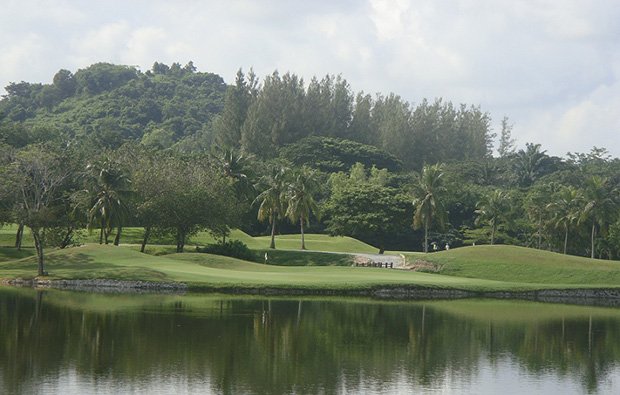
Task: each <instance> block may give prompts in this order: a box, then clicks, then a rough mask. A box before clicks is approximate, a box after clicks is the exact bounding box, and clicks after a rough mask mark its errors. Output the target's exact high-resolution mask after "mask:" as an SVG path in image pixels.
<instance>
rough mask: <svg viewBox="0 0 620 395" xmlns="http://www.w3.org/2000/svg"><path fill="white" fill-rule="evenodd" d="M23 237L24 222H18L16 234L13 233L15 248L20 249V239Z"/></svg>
mask: <svg viewBox="0 0 620 395" xmlns="http://www.w3.org/2000/svg"><path fill="white" fill-rule="evenodd" d="M23 238H24V224H19V226H18V227H17V234H16V235H15V248H17V249H18V250H21V249H22V240H23Z"/></svg>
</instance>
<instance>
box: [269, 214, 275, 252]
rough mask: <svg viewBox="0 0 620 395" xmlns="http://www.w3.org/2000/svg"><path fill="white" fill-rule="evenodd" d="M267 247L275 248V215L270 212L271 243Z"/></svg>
mask: <svg viewBox="0 0 620 395" xmlns="http://www.w3.org/2000/svg"><path fill="white" fill-rule="evenodd" d="M269 248H272V249H274V250H275V249H276V216H275V215H274V214H271V244H270V245H269Z"/></svg>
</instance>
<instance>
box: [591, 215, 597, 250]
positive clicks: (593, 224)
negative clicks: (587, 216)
mask: <svg viewBox="0 0 620 395" xmlns="http://www.w3.org/2000/svg"><path fill="white" fill-rule="evenodd" d="M595 233H596V222H594V220H592V237H591V240H590V241H591V245H592V253H591V254H590V257H591V258H592V259H594V235H595Z"/></svg>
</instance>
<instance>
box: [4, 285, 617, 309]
mask: <svg viewBox="0 0 620 395" xmlns="http://www.w3.org/2000/svg"><path fill="white" fill-rule="evenodd" d="M0 284H2V285H8V286H15V287H30V288H55V289H62V290H71V291H81V292H93V293H175V294H185V293H189V292H195V293H221V294H231V295H261V296H342V297H347V296H351V297H369V298H373V299H384V300H426V299H429V300H432V299H464V298H491V299H519V300H530V301H539V302H544V303H569V304H580V305H596V306H612V307H620V288H573V289H538V290H528V291H508V290H506V291H473V290H463V289H453V288H431V287H422V286H380V285H378V286H372V287H367V288H312V287H307V288H304V287H274V286H256V287H252V286H213V285H188V284H186V283H182V282H155V281H132V280H111V279H87V280H43V279H38V278H35V279H1V280H0Z"/></svg>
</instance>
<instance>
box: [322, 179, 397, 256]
mask: <svg viewBox="0 0 620 395" xmlns="http://www.w3.org/2000/svg"><path fill="white" fill-rule="evenodd" d="M408 206H409V200H408V199H407V197H406V196H405V195H404V194H402V193H400V192H399V191H398V190H396V189H394V188H390V187H385V186H381V185H376V184H370V183H359V182H345V183H343V184H342V185H339V186H337V187H335V188H334V191H333V192H332V195H331V197H330V200H329V202H328V204H327V207H326V215H327V216H328V217H329V219H328V220H327V225H328V226H327V231H328V232H329V234H330V235H332V236H352V237H357V238H361V239H364V240H369V239H373V240H376V242H377V243H378V245H379V253H380V254H383V252H384V251H385V248H386V241H387V240H386V236H387V235H389V234H391V233H393V232H394V231H396V230H397V229H400V228H402V227H403V226H404V225H405V221H406V219H405V218H406V216H407V207H408Z"/></svg>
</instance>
